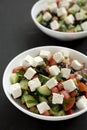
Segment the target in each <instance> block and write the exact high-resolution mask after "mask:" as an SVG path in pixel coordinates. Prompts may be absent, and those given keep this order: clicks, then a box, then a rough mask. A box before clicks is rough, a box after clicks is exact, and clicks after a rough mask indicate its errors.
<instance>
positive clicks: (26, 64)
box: [22, 55, 33, 68]
mask: <svg viewBox="0 0 87 130" xmlns="http://www.w3.org/2000/svg"><path fill="white" fill-rule="evenodd" d="M32 64H33V57H31V56H30V55H27V56H26V57H25V58H24V60H23V63H22V66H23V68H28V67H29V66H32Z"/></svg>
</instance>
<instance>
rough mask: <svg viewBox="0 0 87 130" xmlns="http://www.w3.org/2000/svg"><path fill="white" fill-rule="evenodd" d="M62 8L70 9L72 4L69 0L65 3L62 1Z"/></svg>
mask: <svg viewBox="0 0 87 130" xmlns="http://www.w3.org/2000/svg"><path fill="white" fill-rule="evenodd" d="M60 6H61V7H65V8H66V9H68V8H69V6H70V3H69V2H68V1H67V0H63V1H60Z"/></svg>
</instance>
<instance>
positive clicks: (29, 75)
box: [24, 67, 36, 80]
mask: <svg viewBox="0 0 87 130" xmlns="http://www.w3.org/2000/svg"><path fill="white" fill-rule="evenodd" d="M35 74H36V71H35V70H34V69H33V68H32V67H29V68H28V69H27V71H26V72H25V74H24V77H25V78H27V79H29V80H30V79H32V78H33V76H34V75H35Z"/></svg>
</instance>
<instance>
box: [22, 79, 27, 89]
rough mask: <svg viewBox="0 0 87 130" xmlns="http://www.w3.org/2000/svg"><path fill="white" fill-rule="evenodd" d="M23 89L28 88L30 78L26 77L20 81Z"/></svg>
mask: <svg viewBox="0 0 87 130" xmlns="http://www.w3.org/2000/svg"><path fill="white" fill-rule="evenodd" d="M20 86H21V89H23V90H27V89H28V80H26V79H24V80H21V81H20Z"/></svg>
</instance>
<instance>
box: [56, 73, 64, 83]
mask: <svg viewBox="0 0 87 130" xmlns="http://www.w3.org/2000/svg"><path fill="white" fill-rule="evenodd" d="M62 77H63V76H62V74H61V73H59V74H58V75H56V76H55V79H56V80H57V81H61V80H62Z"/></svg>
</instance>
